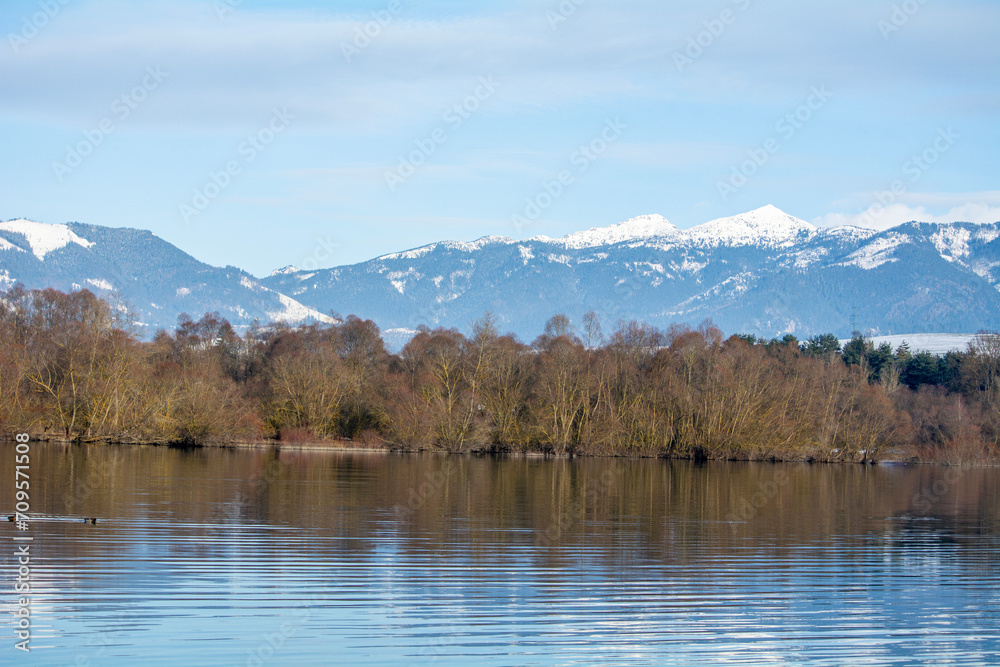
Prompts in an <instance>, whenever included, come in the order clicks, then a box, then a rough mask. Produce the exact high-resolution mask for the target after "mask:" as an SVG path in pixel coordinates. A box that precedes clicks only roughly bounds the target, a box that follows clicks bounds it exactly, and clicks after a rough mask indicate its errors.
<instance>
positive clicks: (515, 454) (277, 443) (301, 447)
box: [0, 434, 1000, 467]
mask: <svg viewBox="0 0 1000 667" xmlns="http://www.w3.org/2000/svg"><path fill="white" fill-rule="evenodd" d="M29 435H30V437H31V441H32V442H45V443H51V444H57V445H62V446H76V445H119V446H147V447H165V448H172V449H200V448H207V449H213V448H218V449H246V450H254V449H256V450H282V451H302V452H336V453H344V454H439V455H442V456H453V455H454V456H490V457H498V458H510V459H540V460H545V459H552V460H558V459H624V460H629V459H634V460H643V459H662V460H669V461H718V462H730V463H842V464H861V465H944V466H957V467H1000V460H997V459H993V460H989V459H983V458H976V459H970V460H961V459H959V460H947V459H943V458H941V457H938V458H933V457H928V456H924V457H921V456H920V455H919V454H918V453H917V452H916V451H910V452H907V451H906V450H896V451H888V452H886V453H885V454H886V456H885V457H883V458H878V459H873V458H866V457H858V458H855V459H848V458H844V457H838V456H837V453H835V452H831V453H830V455H829V456H825V457H824V456H816V455H805V456H796V457H780V456H768V457H761V458H736V457H729V458H723V457H717V456H716V457H712V456H707V455H669V454H642V453H633V454H615V453H601V452H546V451H538V450H524V451H510V450H508V451H501V450H497V449H495V448H494V449H481V450H466V451H461V452H454V451H448V450H446V449H441V448H427V447H406V446H400V445H391V444H388V443H372V442H369V443H358V442H354V441H351V440H347V439H343V438H336V439H327V440H300V439H296V440H294V441H283V440H277V439H262V440H220V439H215V440H207V441H203V442H190V441H178V442H156V441H122V440H113V439H89V440H88V439H81V438H75V439H72V438H65V437H58V436H51V435H48V434H29ZM0 442H14V440H13V438H0ZM913 449H914V450H915V449H916V448H913Z"/></svg>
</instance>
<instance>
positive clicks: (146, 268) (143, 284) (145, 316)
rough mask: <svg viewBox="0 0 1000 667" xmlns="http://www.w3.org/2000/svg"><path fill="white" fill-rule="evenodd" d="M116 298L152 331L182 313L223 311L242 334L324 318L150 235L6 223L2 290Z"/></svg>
mask: <svg viewBox="0 0 1000 667" xmlns="http://www.w3.org/2000/svg"><path fill="white" fill-rule="evenodd" d="M18 282H20V283H22V284H24V286H25V287H28V288H31V289H35V288H43V287H54V288H56V289H59V290H63V291H70V290H74V289H80V288H86V289H89V290H91V291H92V292H94V293H95V294H98V295H100V296H105V297H106V296H111V295H117V296H118V297H119V298H121V299H124V300H125V301H126V302H127V303H128V304H130V306H131V307H132V308H133V310H134V313H135V315H136V319H137V320H138V323H139V324H141V325H145V326H146V327H147V328H148V330H149V331H152V330H155V329H156V328H161V327H162V328H172V327H173V326H174V325H175V324H176V323H177V316H178V314H180V313H184V312H186V313H188V314H190V315H192V316H193V317H196V318H197V317H199V316H200V315H201V314H203V313H205V312H211V311H218V312H219V313H220V314H221V315H222V316H223V317H225V318H226V319H228V320H229V321H230V322H232V323H233V324H234V325H236V326H240V327H242V326H246V325H249V324H251V323H252V322H253V320H254V319H258V320H260V321H262V322H267V321H271V320H283V321H288V322H298V321H303V320H308V319H311V318H323V317H324V316H323V315H321V314H320V313H319V312H317V311H315V310H313V309H311V308H307V307H305V306H303V305H302V304H300V303H298V302H296V301H295V300H293V299H290V298H288V297H286V296H285V295H283V294H279V293H277V292H274V291H273V290H271V289H269V288H267V287H265V286H264V285H262V284H261V283H260V281H259V280H257V279H256V278H255V277H253V276H252V275H250V274H248V273H246V272H245V271H242V270H240V269H237V268H235V267H231V266H230V267H226V268H218V267H214V266H209V265H208V264H205V263H203V262H199V261H198V260H196V259H194V258H193V257H191V256H190V255H188V254H186V253H184V252H182V251H181V250H179V249H177V248H176V247H175V246H173V245H171V244H170V243H167V242H166V241H164V240H163V239H160V238H159V237H157V236H156V235H155V234H153V233H152V232H148V231H143V230H138V229H112V228H109V227H99V226H97V225H84V224H80V223H69V224H65V225H50V224H44V223H39V222H33V221H30V220H12V221H8V222H3V223H0V287H3V288H9V287H12V286H13V285H14V284H16V283H18Z"/></svg>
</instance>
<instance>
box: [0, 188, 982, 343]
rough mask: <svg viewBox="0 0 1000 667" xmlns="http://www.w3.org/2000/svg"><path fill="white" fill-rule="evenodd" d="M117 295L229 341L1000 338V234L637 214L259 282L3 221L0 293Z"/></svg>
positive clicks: (122, 236) (146, 314)
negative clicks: (331, 334) (207, 318)
mask: <svg viewBox="0 0 1000 667" xmlns="http://www.w3.org/2000/svg"><path fill="white" fill-rule="evenodd" d="M18 281H19V282H22V283H24V284H25V285H26V286H27V287H31V288H34V287H45V286H52V287H56V288H59V289H64V290H69V289H79V288H82V287H87V288H89V289H92V290H93V291H95V292H96V293H98V294H101V295H108V294H112V293H117V294H119V295H120V296H123V297H125V298H126V299H127V300H128V301H130V302H131V303H132V304H133V305H134V306H136V308H137V310H138V311H139V312H138V315H139V316H140V319H141V320H142V321H143V322H144V323H145V324H147V325H149V326H150V327H152V328H155V327H163V328H169V327H171V326H173V324H174V323H175V321H176V317H177V315H178V314H179V313H180V312H188V313H191V314H194V315H198V314H200V313H202V312H210V311H218V312H219V313H220V314H221V315H222V316H224V317H226V318H227V319H229V320H230V321H232V322H233V324H234V325H236V326H239V327H246V326H249V325H251V324H252V323H253V322H254V321H255V320H256V321H266V320H268V319H278V320H282V321H286V322H289V323H297V322H308V321H317V320H320V321H323V320H329V316H327V315H324V313H330V312H331V311H336V312H340V313H344V314H356V315H358V316H361V317H364V318H370V319H373V320H374V321H375V322H376V323H377V324H378V325H379V326H380V327H381V328H382V329H383V330H396V331H397V332H401V333H400V335H403V334H405V332H407V331H413V330H414V329H416V327H417V326H419V325H428V326H432V327H433V326H446V327H457V328H465V327H466V326H467V325H468V324H469V322H471V321H472V320H474V319H477V318H478V317H480V316H481V315H482V314H483V313H484V312H486V311H493V312H494V313H495V314H497V316H498V317H499V319H500V322H501V325H502V326H503V327H504V328H506V329H508V330H510V331H512V332H514V333H515V334H517V335H519V336H521V337H523V338H526V339H530V338H532V337H534V335H537V333H538V332H539V331H540V330H541V328H542V325H543V324H544V322H545V320H547V319H548V318H549V317H550V316H552V315H554V314H556V313H566V314H567V315H569V316H570V317H571V319H573V320H574V321H576V322H580V321H581V318H582V315H583V314H584V313H585V312H587V311H590V310H593V311H595V312H597V314H598V315H599V317H600V319H601V321H602V322H603V323H604V326H605V328H607V329H610V328H611V327H613V326H614V324H615V322H617V321H618V320H620V319H626V320H628V319H637V320H643V321H646V322H648V323H650V324H654V325H658V326H665V325H667V324H669V323H672V322H678V321H682V322H688V323H692V324H695V323H697V322H699V321H701V320H703V319H705V318H706V317H710V318H712V319H713V320H714V321H715V323H716V324H717V325H719V326H721V327H722V328H723V330H725V331H727V332H729V333H734V332H740V333H754V334H757V335H762V336H769V337H770V336H774V335H781V334H784V333H792V334H794V335H798V336H807V335H813V334H816V333H836V334H838V335H845V334H846V335H849V334H850V330H849V329H850V327H849V322H850V320H851V317H852V316H853V310H854V308H855V307H857V309H858V316H859V322H861V325H860V326H862V328H863V329H864V330H866V331H867V330H871V331H872V332H873V333H879V334H893V333H920V332H935V333H960V332H968V331H975V330H978V329H980V328H991V329H997V328H1000V291H998V290H1000V223H990V224H974V223H962V222H954V223H920V222H911V223H905V224H903V225H899V226H897V227H894V228H892V229H888V230H882V231H876V230H870V229H865V228H861V227H832V228H831V227H817V226H815V225H812V224H810V223H808V222H806V221H804V220H801V219H799V218H795V217H794V216H791V215H789V214H787V213H785V212H784V211H781V210H780V209H778V208H776V207H774V206H771V205H768V206H764V207H761V208H758V209H755V210H753V211H748V212H746V213H741V214H737V215H734V216H729V217H724V218H718V219H715V220H710V221H708V222H705V223H702V224H700V225H695V226H693V227H690V228H687V229H678V228H677V227H676V226H674V225H673V224H671V223H670V222H669V221H668V220H667V219H666V218H665V217H663V216H660V215H657V214H649V215H642V216H636V217H633V218H630V219H628V220H626V221H624V222H620V223H617V224H613V225H609V226H606V227H595V228H591V229H588V230H584V231H578V232H573V233H570V234H567V235H565V236H563V237H561V238H558V239H552V238H548V237H544V236H536V237H533V238H528V239H519V240H516V239H511V238H508V237H503V236H484V237H481V238H479V239H476V240H474V241H438V242H435V243H431V244H426V245H423V246H419V247H417V248H411V249H409V250H403V251H400V252H394V253H388V254H385V255H382V256H379V257H376V258H373V259H370V260H366V261H363V262H358V263H356V264H351V265H344V266H338V267H331V268H326V269H316V270H311V271H302V270H299V269H297V268H296V267H293V266H286V267H283V268H281V269H276V270H275V271H273V272H272V273H271V274H270V275H269V276H266V277H263V278H255V277H254V276H252V275H250V274H249V273H247V272H245V271H242V270H241V269H239V268H237V267H231V266H230V267H224V268H219V267H212V266H209V265H207V264H204V263H202V262H199V261H198V260H195V259H194V258H193V257H191V256H190V255H188V254H187V253H185V252H183V251H182V250H180V249H179V248H176V247H175V246H173V245H171V244H169V243H167V242H166V241H163V240H162V239H160V238H159V237H157V236H156V235H155V234H153V233H152V232H149V231H146V230H141V229H129V228H124V229H114V228H108V227H100V226H97V225H85V224H81V223H65V224H63V225H48V224H46V223H37V222H33V221H28V220H24V219H18V220H11V221H7V222H3V223H0V286H4V287H10V286H12V285H13V284H14V283H15V282H18Z"/></svg>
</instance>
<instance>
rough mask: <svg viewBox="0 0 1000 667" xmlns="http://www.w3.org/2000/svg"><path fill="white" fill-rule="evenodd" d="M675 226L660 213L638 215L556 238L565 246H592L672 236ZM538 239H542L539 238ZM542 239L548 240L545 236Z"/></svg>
mask: <svg viewBox="0 0 1000 667" xmlns="http://www.w3.org/2000/svg"><path fill="white" fill-rule="evenodd" d="M676 233H677V228H676V227H674V226H673V225H672V224H670V222H669V221H668V220H667V219H666V218H664V217H663V216H662V215H656V214H652V215H640V216H637V217H635V218H630V219H628V220H626V221H625V222H621V223H618V224H617V225H611V226H610V227H592V228H590V229H588V230H587V231H585V232H576V233H575V234H569V235H568V236H564V237H562V238H561V239H559V240H558V242H559V243H561V244H563V245H565V246H566V247H567V248H593V247H596V246H602V245H614V244H615V243H623V242H626V241H641V240H645V239H652V238H660V237H664V236H673V235H674V234H676ZM539 240H543V239H541V238H539ZM544 240H546V241H547V240H548V239H547V238H546V239H544Z"/></svg>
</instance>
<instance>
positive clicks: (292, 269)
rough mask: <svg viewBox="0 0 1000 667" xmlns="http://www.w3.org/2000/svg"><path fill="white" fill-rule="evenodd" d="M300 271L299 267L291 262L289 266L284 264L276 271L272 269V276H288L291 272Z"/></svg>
mask: <svg viewBox="0 0 1000 667" xmlns="http://www.w3.org/2000/svg"><path fill="white" fill-rule="evenodd" d="M298 272H299V269H298V267H295V266H292V265H291V264H289V265H288V266H283V267H281V268H280V269H275V270H274V271H271V275H272V276H287V275H289V274H291V273H298Z"/></svg>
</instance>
